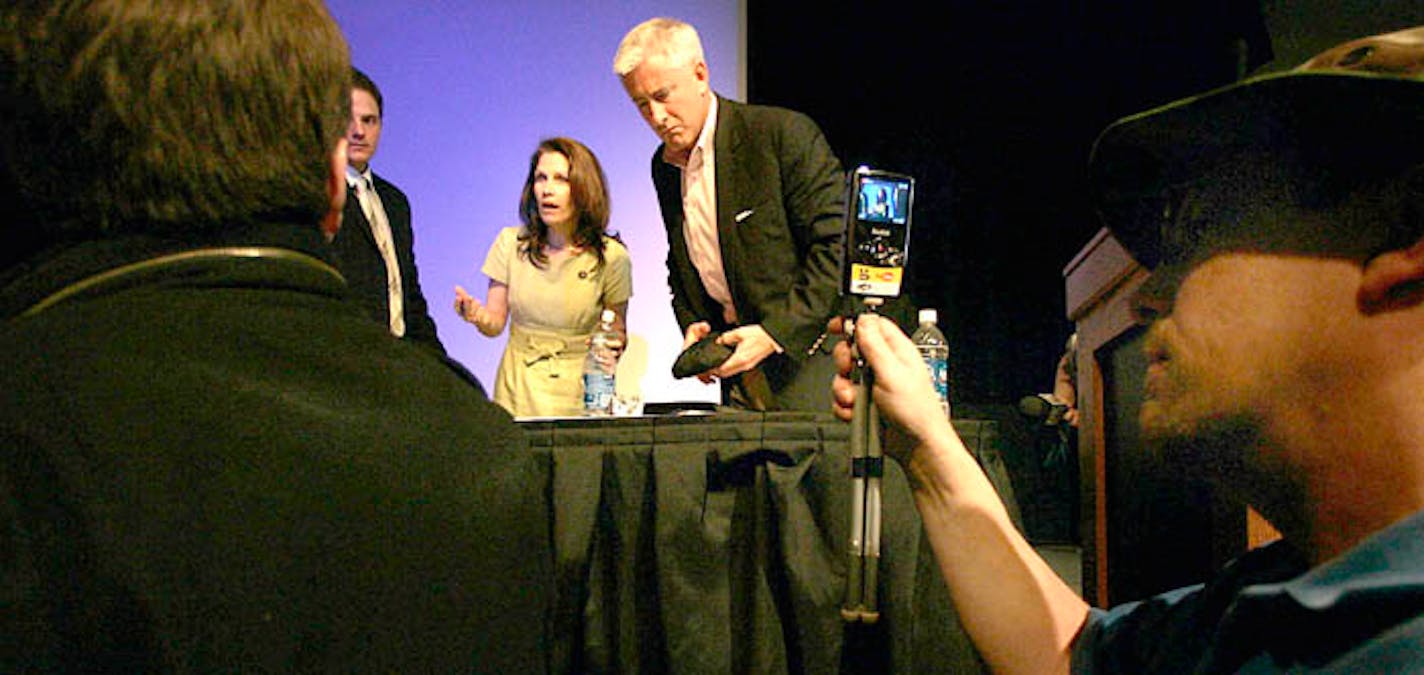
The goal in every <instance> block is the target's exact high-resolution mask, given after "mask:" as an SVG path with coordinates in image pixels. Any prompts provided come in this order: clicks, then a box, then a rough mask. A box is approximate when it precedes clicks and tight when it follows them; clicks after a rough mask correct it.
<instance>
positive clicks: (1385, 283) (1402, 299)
mask: <svg viewBox="0 0 1424 675" xmlns="http://www.w3.org/2000/svg"><path fill="white" fill-rule="evenodd" d="M1355 297H1356V302H1357V303H1358V304H1359V306H1360V310H1361V311H1363V312H1364V313H1365V314H1367V315H1370V314H1380V313H1383V312H1388V311H1391V310H1395V309H1405V308H1408V307H1413V306H1415V305H1420V304H1424V239H1421V240H1419V241H1417V242H1414V245H1413V246H1410V247H1409V248H1405V249H1398V250H1394V251H1386V252H1385V253H1382V254H1380V255H1378V256H1375V257H1374V258H1372V259H1371V260H1370V261H1369V262H1366V263H1365V269H1364V277H1363V279H1361V281H1360V290H1359V292H1358V293H1357V294H1356V296H1355Z"/></svg>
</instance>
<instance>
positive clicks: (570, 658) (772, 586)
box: [520, 412, 993, 673]
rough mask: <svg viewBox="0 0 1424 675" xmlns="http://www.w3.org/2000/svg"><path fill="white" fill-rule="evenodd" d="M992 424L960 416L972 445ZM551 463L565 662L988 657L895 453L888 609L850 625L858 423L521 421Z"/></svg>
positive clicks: (884, 661) (796, 419) (875, 668)
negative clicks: (952, 594)
mask: <svg viewBox="0 0 1424 675" xmlns="http://www.w3.org/2000/svg"><path fill="white" fill-rule="evenodd" d="M986 425H992V423H991V422H989V423H986V422H978V421H968V422H959V421H956V422H955V426H956V428H957V429H958V430H959V431H960V434H961V436H963V437H964V438H965V442H966V443H967V444H969V445H970V446H971V447H972V448H976V449H978V446H980V445H992V443H993V433H992V426H986ZM520 426H521V427H522V428H523V429H524V430H525V432H526V434H527V436H528V439H529V442H530V445H531V446H532V448H533V449H534V451H535V452H537V453H540V454H541V455H543V456H547V457H548V460H549V461H550V463H551V476H552V479H551V482H552V484H551V486H550V496H551V501H552V504H553V511H554V517H553V523H552V534H553V541H554V548H555V555H556V568H555V569H556V573H557V575H558V598H557V600H556V606H555V607H554V609H553V615H552V617H551V629H552V630H551V637H552V640H551V642H552V644H551V666H552V669H553V671H554V672H556V673H589V672H618V673H783V672H789V673H835V672H843V673H858V672H867V673H869V672H874V673H888V672H904V673H912V672H913V673H929V672H945V673H963V672H978V671H980V670H981V668H982V664H981V663H980V661H979V659H978V657H977V655H976V654H975V653H974V651H973V648H972V647H971V646H970V645H969V643H968V641H967V639H966V638H965V636H964V634H963V632H962V629H961V628H960V626H959V624H958V621H957V617H956V616H955V615H954V612H953V609H952V607H951V606H950V605H949V601H948V596H947V593H946V592H945V589H944V586H943V584H942V582H941V581H940V580H939V577H938V574H937V572H936V571H935V568H934V563H933V560H932V559H931V556H930V553H929V551H928V547H927V546H925V545H923V544H922V536H921V525H920V520H919V516H918V514H917V513H916V512H915V507H914V503H913V501H912V498H911V495H910V492H909V488H908V485H907V483H906V480H905V476H904V473H903V472H902V471H901V470H900V467H899V465H898V464H895V463H894V462H892V461H887V462H886V475H885V479H884V487H883V504H884V507H883V511H884V525H883V531H882V536H881V558H880V574H881V576H880V583H879V593H880V595H879V597H880V607H881V612H882V614H881V619H880V621H879V622H878V623H876V624H873V625H870V626H865V625H862V624H850V625H847V624H845V623H844V622H843V621H842V620H841V618H840V612H839V610H840V605H841V601H842V599H843V595H844V592H845V573H846V567H847V564H848V557H847V556H848V554H847V544H848V541H849V525H850V522H849V510H850V499H851V497H850V480H849V478H848V471H849V469H848V467H849V446H848V434H849V425H847V424H844V423H842V422H840V421H838V420H836V419H835V418H833V417H832V416H830V415H829V414H825V415H819V414H817V415H813V414H810V413H754V412H719V413H717V414H714V415H705V416H689V417H677V416H649V417H630V418H591V419H578V420H548V421H543V420H541V421H523V422H520Z"/></svg>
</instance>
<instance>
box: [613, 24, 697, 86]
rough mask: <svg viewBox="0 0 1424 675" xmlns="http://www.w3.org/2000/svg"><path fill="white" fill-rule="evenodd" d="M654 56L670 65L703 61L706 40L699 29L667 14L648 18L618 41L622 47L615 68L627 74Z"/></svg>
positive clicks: (615, 71)
mask: <svg viewBox="0 0 1424 675" xmlns="http://www.w3.org/2000/svg"><path fill="white" fill-rule="evenodd" d="M650 60H656V61H660V62H661V63H662V65H666V66H684V65H693V64H695V63H698V62H701V61H703V56H702V40H701V39H700V38H698V37H697V29H696V28H693V27H692V25H691V24H688V23H686V22H683V21H678V20H677V19H670V18H667V17H658V18H656V19H648V20H647V21H644V22H643V23H640V24H638V25H637V26H634V27H633V29H632V30H630V31H628V34H627V35H624V36H623V41H622V42H619V43H618V51H617V52H616V53H615V54H614V55H613V72H614V73H615V74H617V75H618V77H623V76H624V75H627V74H628V73H631V72H633V70H634V69H635V68H637V67H638V66H641V65H643V63H644V62H646V61H650Z"/></svg>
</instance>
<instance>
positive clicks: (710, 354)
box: [672, 333, 732, 379]
mask: <svg viewBox="0 0 1424 675" xmlns="http://www.w3.org/2000/svg"><path fill="white" fill-rule="evenodd" d="M719 335H721V333H708V334H707V336H706V337H704V338H702V339H701V340H698V341H697V342H694V343H692V346H690V347H688V348H687V349H684V350H682V353H681V354H679V355H678V357H677V361H676V362H674V363H673V364H672V376H673V377H675V378H678V379H682V378H684V377H692V376H694V375H701V374H702V373H705V372H707V371H709V370H712V369H713V368H716V367H717V366H720V365H722V362H723V361H726V360H727V358H728V357H730V356H731V355H732V348H731V347H728V346H727V345H724V344H718V343H717V336H719Z"/></svg>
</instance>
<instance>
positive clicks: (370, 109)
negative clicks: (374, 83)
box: [351, 89, 381, 117]
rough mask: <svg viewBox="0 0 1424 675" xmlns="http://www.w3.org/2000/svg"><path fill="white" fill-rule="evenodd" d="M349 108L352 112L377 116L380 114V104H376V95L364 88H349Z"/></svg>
mask: <svg viewBox="0 0 1424 675" xmlns="http://www.w3.org/2000/svg"><path fill="white" fill-rule="evenodd" d="M351 110H352V112H354V113H363V114H372V115H376V116H377V117H379V116H380V114H381V108H380V106H378V105H376V97H375V96H372V95H371V92H369V91H366V90H365V89H352V90H351Z"/></svg>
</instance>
